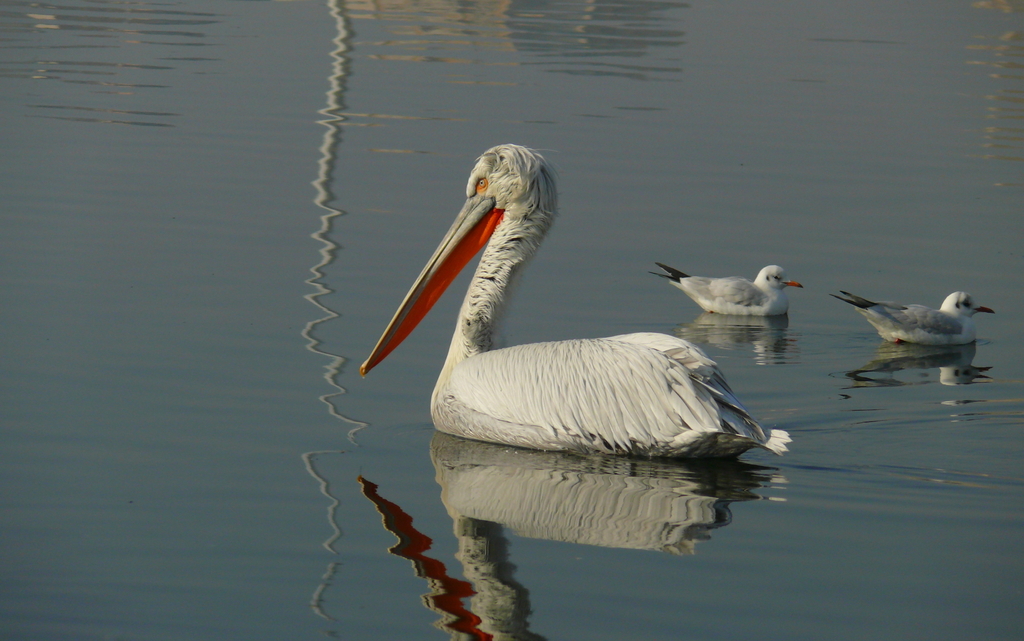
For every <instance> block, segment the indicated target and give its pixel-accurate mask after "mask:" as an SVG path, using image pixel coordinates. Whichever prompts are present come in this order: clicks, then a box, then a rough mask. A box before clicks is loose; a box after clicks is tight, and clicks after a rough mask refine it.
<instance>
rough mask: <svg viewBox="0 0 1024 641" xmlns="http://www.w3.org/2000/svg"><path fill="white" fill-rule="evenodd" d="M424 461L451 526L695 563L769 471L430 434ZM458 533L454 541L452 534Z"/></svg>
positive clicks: (763, 482)
mask: <svg viewBox="0 0 1024 641" xmlns="http://www.w3.org/2000/svg"><path fill="white" fill-rule="evenodd" d="M430 455H431V459H432V460H433V463H434V469H435V470H436V472H437V482H438V484H439V485H440V486H441V500H442V501H443V502H444V505H445V507H446V508H447V509H448V513H449V515H450V516H451V517H452V519H453V520H456V521H457V520H458V519H459V518H469V519H474V520H478V521H490V522H493V523H498V524H500V525H502V526H505V527H508V528H510V529H511V530H513V531H514V532H515V533H516V534H517V535H519V536H522V537H528V538H536V539H547V540H552V541H564V542H569V543H581V544H586V545H599V546H605V547H616V548H629V549H638V550H656V551H660V552H668V553H670V554H692V553H693V552H694V546H695V544H696V543H697V542H698V541H704V540H707V539H709V538H710V532H711V530H714V529H716V528H720V527H723V526H725V525H728V524H729V523H730V522H731V520H732V513H731V511H730V508H729V505H730V503H733V502H737V501H750V500H756V499H760V498H762V497H761V496H760V495H758V494H757V493H756V490H757V489H758V488H761V487H762V486H765V485H767V484H768V483H770V482H773V481H782V482H784V480H783V479H781V477H778V476H774V475H773V472H774V470H773V468H767V467H761V466H757V465H751V464H748V463H743V462H740V461H737V460H732V459H727V460H685V461H683V460H679V461H667V460H637V459H619V458H610V457H604V456H580V455H575V454H569V453H565V452H545V451H535V450H523V449H518V448H513V447H507V446H502V445H495V444H491V443H482V442H477V441H468V440H465V439H461V438H457V437H453V436H450V435H447V434H443V433H440V432H439V433H437V434H435V435H434V439H433V440H432V441H431V444H430ZM456 534H458V532H456Z"/></svg>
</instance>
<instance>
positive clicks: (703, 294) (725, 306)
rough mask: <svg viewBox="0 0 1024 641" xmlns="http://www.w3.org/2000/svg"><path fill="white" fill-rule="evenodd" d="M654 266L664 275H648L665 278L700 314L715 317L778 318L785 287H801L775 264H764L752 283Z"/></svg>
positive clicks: (785, 302)
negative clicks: (694, 274) (691, 274)
mask: <svg viewBox="0 0 1024 641" xmlns="http://www.w3.org/2000/svg"><path fill="white" fill-rule="evenodd" d="M654 264H655V265H657V266H658V267H661V268H662V269H664V270H665V273H664V274H659V273H657V272H651V273H652V274H654V275H655V276H661V277H662V278H667V279H668V280H669V282H670V283H672V284H673V285H675V286H676V287H678V288H679V289H681V290H683V293H684V294H686V295H687V296H689V297H690V298H692V299H693V300H694V302H695V303H697V304H698V305H700V306H701V307H702V308H703V309H704V311H708V312H716V313H718V314H734V315H737V316H781V315H782V314H785V313H786V312H788V311H789V298H788V297H787V296H786V292H785V291H784V290H785V289H786V288H787V287H803V285H801V284H800V283H798V282H796V281H795V280H787V279H786V270H784V269H782V268H781V267H779V266H778V265H768V266H767V267H765V268H764V269H762V270H761V271H760V273H758V275H757V278H755V279H754V282H750V281H749V280H747V279H746V278H740V277H739V276H728V277H726V278H707V277H705V276H690V275H689V274H684V273H683V272H681V271H679V270H678V269H676V268H674V267H669V266H668V265H663V264H662V263H654Z"/></svg>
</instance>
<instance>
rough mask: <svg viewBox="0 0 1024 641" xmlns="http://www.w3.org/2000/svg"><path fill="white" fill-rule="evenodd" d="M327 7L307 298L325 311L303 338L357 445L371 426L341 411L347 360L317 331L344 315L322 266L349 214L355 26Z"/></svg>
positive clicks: (339, 7)
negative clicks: (348, 99) (340, 170)
mask: <svg viewBox="0 0 1024 641" xmlns="http://www.w3.org/2000/svg"><path fill="white" fill-rule="evenodd" d="M328 8H329V11H330V15H331V17H332V18H334V21H335V27H336V29H337V35H336V36H335V38H334V40H333V41H332V42H333V44H334V50H333V51H331V54H330V55H331V60H332V64H331V74H330V77H329V80H330V88H329V89H328V91H327V106H326V107H325V108H324V109H322V110H320V114H322V115H323V116H326V117H325V118H324V119H323V120H320V121H318V122H319V124H321V125H323V126H324V127H325V128H326V131H325V132H324V139H323V143H322V144H321V145H320V161H319V163H318V171H317V178H316V180H314V181H313V183H312V184H313V186H314V187H315V188H316V197H315V198H314V199H313V202H314V203H315V204H316V206H317V207H319V208H320V209H323V210H324V211H325V213H324V214H323V215H322V216H321V217H320V229H318V230H317V231H315V232H313V233H312V234H310V237H311V238H313V239H315V240H317V241H319V242H320V243H321V247H320V250H319V254H320V262H318V263H317V264H316V265H314V266H313V267H311V268H310V272H312V274H313V276H312V277H310V278H309V279H307V280H306V283H307V284H308V285H310V286H312V287H313V290H314V291H313V293H311V294H307V295H306V296H305V299H306V300H308V301H309V302H310V303H312V304H313V305H316V307H317V308H319V309H320V310H321V311H322V312H323V313H324V316H322V317H321V318H318V319H316V320H313V321H310V322H309V323H307V324H306V327H305V328H304V329H303V330H302V337H303V338H305V339H306V341H307V343H306V349H308V350H309V351H311V352H313V353H315V354H320V355H322V356H326V357H328V358H330V359H331V361H330V363H328V365H326V366H325V368H324V370H325V371H324V380H325V381H327V383H328V385H330V386H331V387H333V388H334V389H335V390H336V391H334V392H331V393H328V394H324V395H322V396H320V400H321V401H322V402H323V403H324V404H325V405H327V408H328V410H327V411H328V412H329V413H330V415H331V416H333V417H335V418H337V419H340V420H342V421H344V422H346V423H349V424H351V425H353V426H354V427H353V428H352V429H351V430H349V433H348V438H349V440H350V441H352V442H353V443H354V442H355V434H356V433H357V432H358V431H359V430H361V429H363V428H365V427H367V426H369V423H366V422H364V421H358V420H356V419H352V418H349V417H347V416H345V415H344V414H342V413H341V412H340V411H338V408H337V406H336V405H335V404H334V400H333V399H334V398H335V397H337V396H341V395H343V394H346V393H347V391H348V390H346V389H345V388H344V387H343V386H342V385H341V384H340V383H339V382H338V378H339V377H340V376H341V370H342V368H343V367H344V366H345V363H347V362H348V358H346V357H345V356H341V355H340V354H333V353H331V352H328V351H327V350H326V349H324V348H323V341H322V340H320V338H318V337H317V336H316V329H317V327H318V326H319V325H321V324H323V323H326V322H328V321H331V320H334V319H335V318H339V317H340V316H341V314H339V313H338V312H336V311H334V310H333V309H331V308H330V307H328V306H327V305H326V303H324V302H323V301H321V300H320V299H321V298H322V297H325V296H328V295H330V294H333V293H334V290H333V289H331V288H330V287H329V286H328V285H327V284H326V282H325V281H324V278H325V273H324V270H325V269H326V268H327V267H328V266H329V265H331V264H332V263H333V262H334V260H335V259H336V258H337V256H338V250H339V249H341V247H340V245H338V244H337V243H336V242H334V241H333V240H331V232H332V231H333V226H334V221H335V219H336V218H338V217H340V216H342V215H344V214H345V213H346V212H345V211H344V210H342V209H338V208H337V207H335V206H334V204H333V203H334V202H335V201H336V200H337V197H336V196H335V194H334V191H333V190H332V188H331V183H332V182H333V177H334V167H335V163H336V161H337V157H338V149H339V147H340V146H341V142H342V137H341V131H342V128H341V125H342V124H343V123H344V122H345V120H346V118H345V116H344V114H343V111H344V106H345V103H344V94H345V82H346V80H347V78H348V73H349V64H350V63H349V59H348V53H349V51H350V50H351V46H350V44H349V39H350V38H351V30H350V29H349V27H348V18H347V16H346V14H345V9H344V6H343V3H342V2H341V0H333V1H330V2H328Z"/></svg>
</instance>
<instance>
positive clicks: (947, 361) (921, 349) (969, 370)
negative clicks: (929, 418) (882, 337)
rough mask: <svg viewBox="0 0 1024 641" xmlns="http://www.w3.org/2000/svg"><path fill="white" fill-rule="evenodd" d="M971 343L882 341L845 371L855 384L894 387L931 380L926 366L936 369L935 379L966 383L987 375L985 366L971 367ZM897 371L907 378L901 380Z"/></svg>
mask: <svg viewBox="0 0 1024 641" xmlns="http://www.w3.org/2000/svg"><path fill="white" fill-rule="evenodd" d="M974 354H975V344H974V343H969V344H967V345H914V344H911V343H882V344H880V345H879V346H878V352H877V353H876V356H875V358H874V359H872V360H871V361H869V362H868V363H865V364H864V365H862V366H860V367H858V368H857V369H855V370H852V371H850V372H847V373H846V377H847V378H849V379H851V380H852V381H853V384H852V385H851V386H850V387H851V388H857V387H898V386H901V385H924V384H927V383H934V382H935V379H934V378H933V373H932V372H931V371H930V370H933V369H937V370H939V377H938V382H939V383H941V384H943V385H970V384H971V383H975V382H978V381H979V379H987V378H988V376H986V375H985V374H984V372H986V371H988V370H989V369H991V368H989V367H975V366H974V365H973V364H972V363H973V361H974ZM899 372H905V373H906V374H907V375H908V376H907V378H908V379H909V378H910V376H911V375H912V376H913V377H914V379H913V380H901V379H900V378H898V377H897V374H898V373H899Z"/></svg>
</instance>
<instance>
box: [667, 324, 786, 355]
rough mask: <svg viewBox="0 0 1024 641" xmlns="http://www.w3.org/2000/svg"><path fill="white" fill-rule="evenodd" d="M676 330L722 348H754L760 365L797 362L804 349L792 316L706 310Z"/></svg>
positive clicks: (682, 335) (692, 341) (680, 334)
mask: <svg viewBox="0 0 1024 641" xmlns="http://www.w3.org/2000/svg"><path fill="white" fill-rule="evenodd" d="M673 333H674V334H675V335H676V336H678V337H679V338H682V339H685V340H688V341H690V342H691V343H697V344H698V345H713V346H715V347H720V348H722V349H738V348H741V347H744V346H746V345H751V346H753V348H754V361H755V362H756V363H757V364H758V365H780V364H783V363H794V362H796V360H797V356H798V355H799V353H800V351H799V349H798V348H797V345H796V339H795V338H792V337H791V336H790V335H789V316H788V315H786V314H782V315H781V316H735V315H732V314H716V313H713V312H704V313H703V314H701V315H700V316H698V317H697V318H695V319H694V320H693V321H692V322H690V323H681V324H679V325H677V326H676V328H675V330H673Z"/></svg>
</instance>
